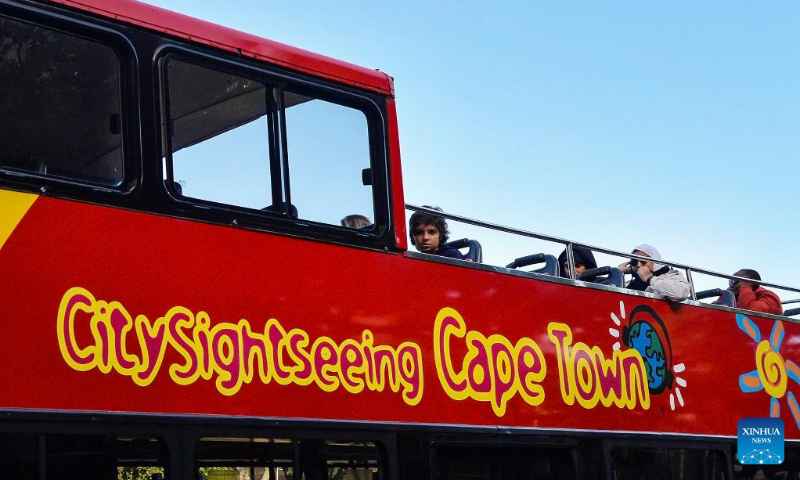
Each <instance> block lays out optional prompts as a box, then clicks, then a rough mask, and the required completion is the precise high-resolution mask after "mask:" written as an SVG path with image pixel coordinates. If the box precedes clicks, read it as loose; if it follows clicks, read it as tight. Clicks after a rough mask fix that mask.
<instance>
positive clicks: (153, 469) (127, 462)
mask: <svg viewBox="0 0 800 480" xmlns="http://www.w3.org/2000/svg"><path fill="white" fill-rule="evenodd" d="M166 463H167V462H166V449H165V447H164V445H163V444H162V443H161V442H160V441H158V440H156V439H154V438H148V437H135V436H121V435H117V436H114V435H73V434H50V433H48V434H37V433H0V472H2V477H3V478H14V479H16V480H46V479H58V480H101V479H102V480H108V479H114V478H116V479H117V480H164V479H166V478H168V477H166V476H165V466H166Z"/></svg>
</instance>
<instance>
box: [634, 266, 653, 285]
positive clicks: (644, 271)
mask: <svg viewBox="0 0 800 480" xmlns="http://www.w3.org/2000/svg"><path fill="white" fill-rule="evenodd" d="M636 275H637V276H638V277H639V279H640V280H641V281H643V282H645V283H647V282H649V281H650V279H651V278H653V272H651V271H650V269H649V268H647V267H645V266H644V265H642V266H640V267H639V268H638V269H637V270H636Z"/></svg>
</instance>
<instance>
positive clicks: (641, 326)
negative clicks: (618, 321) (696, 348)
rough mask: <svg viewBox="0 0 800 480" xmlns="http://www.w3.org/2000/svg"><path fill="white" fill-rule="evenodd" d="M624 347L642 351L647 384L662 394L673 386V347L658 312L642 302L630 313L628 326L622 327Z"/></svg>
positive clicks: (655, 392)
mask: <svg viewBox="0 0 800 480" xmlns="http://www.w3.org/2000/svg"><path fill="white" fill-rule="evenodd" d="M622 340H623V342H624V343H625V346H627V347H628V348H631V349H634V350H636V351H637V352H639V355H641V356H642V360H644V364H645V369H646V371H647V387H648V388H649V390H650V393H652V394H659V393H661V392H663V391H664V390H666V389H667V388H671V387H672V381H673V373H672V368H671V367H672V365H671V363H672V350H671V347H670V343H669V334H668V333H667V329H666V327H665V325H664V322H663V321H662V320H661V318H660V317H659V316H658V314H656V312H655V311H654V310H653V309H652V308H650V307H648V306H645V305H639V306H638V307H636V308H634V309H633V311H632V312H631V316H630V323H629V326H626V327H625V328H623V331H622Z"/></svg>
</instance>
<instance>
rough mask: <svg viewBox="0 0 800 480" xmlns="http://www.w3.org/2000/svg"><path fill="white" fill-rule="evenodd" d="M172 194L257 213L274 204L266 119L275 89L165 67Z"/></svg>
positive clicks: (186, 67)
mask: <svg viewBox="0 0 800 480" xmlns="http://www.w3.org/2000/svg"><path fill="white" fill-rule="evenodd" d="M167 77H168V81H169V116H170V126H171V129H170V133H171V136H170V144H171V146H172V176H173V181H174V182H176V185H175V189H176V190H177V191H178V193H180V194H181V195H183V196H185V197H190V198H196V199H202V200H210V201H213V202H217V203H223V204H228V205H234V206H239V207H247V208H252V209H261V208H265V207H268V206H270V205H271V204H272V200H273V199H272V188H271V187H272V184H271V180H270V178H271V174H270V148H269V129H270V128H271V127H270V117H269V116H268V115H267V112H268V104H269V102H270V97H272V95H273V90H272V89H271V88H268V87H267V86H266V85H265V84H263V83H261V82H258V81H256V80H251V79H248V78H244V77H241V76H238V75H232V74H228V73H223V72H219V71H215V70H212V69H209V68H205V67H201V66H199V65H193V64H191V63H186V62H182V61H178V60H170V61H169V62H168V63H167Z"/></svg>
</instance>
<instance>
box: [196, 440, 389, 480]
mask: <svg viewBox="0 0 800 480" xmlns="http://www.w3.org/2000/svg"><path fill="white" fill-rule="evenodd" d="M195 465H196V469H197V474H198V475H197V478H199V479H201V480H256V479H258V480H295V479H297V480H380V478H381V476H380V472H381V470H380V468H379V461H378V450H377V448H376V446H375V444H374V443H372V442H337V441H324V440H296V439H286V438H222V437H214V438H211V437H209V438H202V439H200V441H199V442H198V443H197V445H196V448H195Z"/></svg>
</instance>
